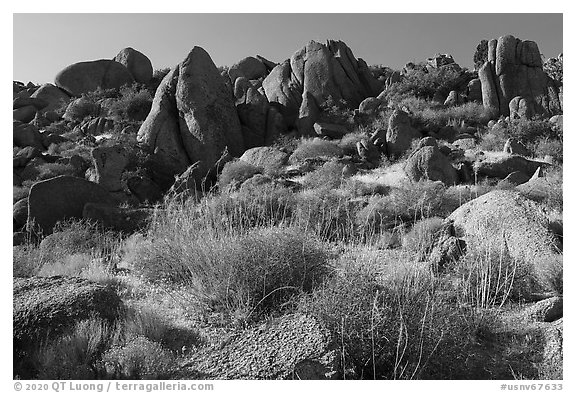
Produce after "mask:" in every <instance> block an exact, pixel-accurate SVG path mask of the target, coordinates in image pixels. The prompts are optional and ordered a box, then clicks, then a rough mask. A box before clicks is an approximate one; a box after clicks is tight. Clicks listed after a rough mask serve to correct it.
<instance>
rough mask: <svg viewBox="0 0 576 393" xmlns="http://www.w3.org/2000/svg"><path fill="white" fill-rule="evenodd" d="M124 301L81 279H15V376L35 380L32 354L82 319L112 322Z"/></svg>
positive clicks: (102, 287)
mask: <svg viewBox="0 0 576 393" xmlns="http://www.w3.org/2000/svg"><path fill="white" fill-rule="evenodd" d="M120 304H121V301H120V298H119V297H118V295H117V294H116V292H115V291H114V289H112V288H111V287H109V286H104V285H101V284H97V283H94V282H90V281H88V280H85V279H82V278H75V277H61V276H54V277H32V278H16V277H15V278H14V285H13V308H12V310H13V314H12V321H13V324H12V327H13V340H14V376H19V377H21V378H32V377H34V371H35V370H34V369H35V367H37V365H34V364H30V363H31V362H30V352H33V351H37V350H38V349H39V347H40V346H41V345H42V344H45V343H46V342H47V340H51V339H55V338H57V337H58V336H59V335H61V334H64V333H66V332H67V331H68V330H69V329H71V328H73V327H74V325H75V324H76V323H78V322H80V321H82V320H86V319H89V318H91V317H99V318H102V319H104V320H107V321H109V322H113V321H114V320H115V319H116V318H117V317H118V309H119V307H120Z"/></svg>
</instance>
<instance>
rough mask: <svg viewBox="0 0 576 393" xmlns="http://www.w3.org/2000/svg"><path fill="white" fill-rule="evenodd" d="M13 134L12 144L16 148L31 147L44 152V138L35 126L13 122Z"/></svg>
mask: <svg viewBox="0 0 576 393" xmlns="http://www.w3.org/2000/svg"><path fill="white" fill-rule="evenodd" d="M12 132H13V139H12V142H13V143H14V145H15V146H19V147H27V146H31V147H34V148H36V149H38V150H44V145H43V144H42V136H41V135H40V132H39V131H38V129H37V128H36V127H35V126H34V125H32V124H24V123H21V122H19V121H13V122H12Z"/></svg>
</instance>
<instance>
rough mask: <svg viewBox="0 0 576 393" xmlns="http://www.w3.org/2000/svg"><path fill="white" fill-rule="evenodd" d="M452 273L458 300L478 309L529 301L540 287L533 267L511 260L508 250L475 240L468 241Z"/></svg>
mask: <svg viewBox="0 0 576 393" xmlns="http://www.w3.org/2000/svg"><path fill="white" fill-rule="evenodd" d="M451 275H452V276H454V277H456V278H457V279H458V285H457V294H458V296H459V302H460V303H461V304H467V305H470V306H472V307H474V308H477V309H490V308H495V307H502V306H503V305H504V304H506V303H507V302H508V301H523V300H527V299H528V300H529V299H531V298H532V294H533V293H535V291H539V290H541V288H542V287H541V282H539V281H540V280H539V277H538V273H537V272H536V271H535V270H534V269H533V267H532V266H529V265H528V264H526V263H519V262H518V261H516V260H514V258H512V257H511V256H510V254H509V253H508V250H507V249H505V248H503V249H502V248H501V249H495V248H491V247H489V246H486V245H478V244H474V243H472V244H467V251H466V255H465V256H464V258H463V259H462V260H460V261H458V263H456V264H454V266H453V267H452V271H451Z"/></svg>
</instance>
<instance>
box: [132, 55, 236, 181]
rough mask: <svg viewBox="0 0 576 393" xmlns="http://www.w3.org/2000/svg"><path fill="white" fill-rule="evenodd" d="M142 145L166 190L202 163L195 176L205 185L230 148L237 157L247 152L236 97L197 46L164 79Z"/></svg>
mask: <svg viewBox="0 0 576 393" xmlns="http://www.w3.org/2000/svg"><path fill="white" fill-rule="evenodd" d="M138 141H139V142H140V143H142V144H143V145H144V146H145V147H146V148H147V150H148V152H149V153H150V154H151V157H150V159H149V166H150V168H151V172H152V176H153V180H154V181H156V182H157V183H158V184H159V185H160V186H161V187H162V188H168V187H169V186H170V185H171V184H172V183H173V181H174V176H175V175H177V174H180V173H182V172H183V171H185V170H186V168H188V167H189V166H190V164H192V163H196V162H198V167H197V168H196V170H195V171H194V176H195V178H196V181H197V183H198V184H200V183H201V182H202V179H203V178H204V177H205V176H206V175H207V173H208V171H209V170H210V169H211V168H212V166H213V165H214V164H215V163H216V162H217V161H218V159H219V158H220V157H221V156H222V153H223V152H224V150H225V149H226V148H227V149H228V151H229V152H230V153H231V154H232V155H233V156H240V155H241V154H242V153H243V152H244V138H243V136H242V130H241V126H240V121H239V119H238V115H237V112H236V108H235V107H234V102H233V100H232V96H231V95H230V92H229V90H228V89H227V87H226V84H225V81H224V79H223V78H222V76H221V75H220V73H219V72H218V69H217V68H216V66H215V65H214V63H213V62H212V59H211V58H210V55H208V53H207V52H206V51H205V50H204V49H202V48H200V47H197V46H196V47H194V48H193V49H192V50H191V51H190V53H189V54H188V56H187V57H186V59H185V60H184V61H183V62H182V63H180V64H178V65H177V66H176V67H175V68H173V69H172V70H171V71H170V73H168V74H167V75H166V76H165V77H164V79H163V80H162V83H161V84H160V86H159V87H158V90H157V91H156V95H155V97H154V101H153V103H152V110H151V111H150V114H149V115H148V117H147V118H146V120H145V121H144V123H143V124H142V126H141V127H140V130H139V131H138Z"/></svg>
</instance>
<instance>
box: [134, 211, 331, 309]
mask: <svg viewBox="0 0 576 393" xmlns="http://www.w3.org/2000/svg"><path fill="white" fill-rule="evenodd" d="M211 222H212V221H211V218H209V217H203V218H202V217H201V218H200V220H199V221H195V224H192V225H190V217H188V218H185V217H183V218H182V219H180V220H172V219H171V218H170V217H164V218H159V220H158V221H157V222H156V225H153V226H152V231H151V233H149V235H148V239H147V240H146V241H144V242H142V243H141V244H140V245H139V247H138V250H137V251H136V252H135V253H134V255H133V256H134V258H133V260H132V261H131V263H132V264H133V265H134V268H135V269H136V270H137V271H138V272H140V273H141V274H143V275H144V276H145V277H147V278H148V279H150V280H169V281H172V282H177V283H181V284H184V285H186V286H187V287H188V288H190V289H191V291H192V292H193V293H194V297H195V300H196V301H197V302H199V303H200V304H203V305H204V307H207V308H209V309H210V308H214V309H217V310H220V311H223V312H227V313H228V314H229V315H232V316H235V318H236V319H238V320H244V319H245V320H249V319H250V318H254V317H256V316H257V314H258V313H259V312H265V311H266V310H271V309H273V308H274V307H278V306H279V305H280V304H282V303H283V302H284V301H285V300H287V299H288V298H289V297H291V296H293V295H295V294H298V293H300V292H301V291H308V290H310V289H311V288H313V287H314V286H315V285H317V283H318V282H319V281H320V280H321V279H322V277H323V275H324V274H325V269H326V263H327V258H328V256H327V254H326V252H325V251H324V250H322V248H321V247H319V245H318V243H317V242H316V241H314V239H312V238H311V236H310V234H305V233H302V232H299V231H297V230H295V229H289V228H274V227H271V228H254V229H252V230H248V231H246V229H244V231H242V229H240V230H238V229H236V230H234V229H233V228H229V229H227V230H222V229H218V226H215V227H214V226H212V225H211Z"/></svg>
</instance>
